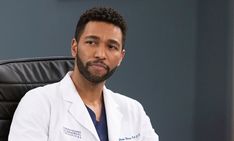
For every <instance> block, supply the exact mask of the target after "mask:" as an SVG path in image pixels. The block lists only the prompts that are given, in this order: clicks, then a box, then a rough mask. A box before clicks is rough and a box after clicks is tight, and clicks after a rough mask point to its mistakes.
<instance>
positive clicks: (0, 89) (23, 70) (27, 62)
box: [0, 57, 74, 141]
mask: <svg viewBox="0 0 234 141" xmlns="http://www.w3.org/2000/svg"><path fill="white" fill-rule="evenodd" d="M73 62H74V59H73V58H71V57H48V58H33V59H32V58H29V59H17V60H5V61H0V141H7V140H8V139H7V138H8V134H9V129H10V125H11V121H12V117H13V114H14V112H15V109H16V107H17V105H18V103H19V101H20V99H21V98H22V97H23V96H24V94H25V93H26V92H27V91H29V90H30V89H32V88H35V87H38V86H42V85H45V84H49V83H54V82H58V81H59V80H61V79H62V78H63V77H64V76H65V74H66V73H67V72H68V71H69V70H72V68H73Z"/></svg>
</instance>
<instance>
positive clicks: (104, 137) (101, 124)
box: [86, 105, 108, 141]
mask: <svg viewBox="0 0 234 141" xmlns="http://www.w3.org/2000/svg"><path fill="white" fill-rule="evenodd" d="M86 107H87V109H88V111H89V115H90V117H91V118H92V121H93V124H94V126H95V128H96V131H97V133H98V136H99V139H100V141H108V130H107V122H106V110H105V106H104V105H103V107H102V112H101V117H100V121H97V120H96V115H95V113H94V112H93V111H92V110H91V109H90V108H89V107H88V106H86Z"/></svg>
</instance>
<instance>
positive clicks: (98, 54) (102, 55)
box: [94, 45, 106, 60]
mask: <svg viewBox="0 0 234 141" xmlns="http://www.w3.org/2000/svg"><path fill="white" fill-rule="evenodd" d="M94 56H95V58H99V59H102V60H103V59H106V52H105V46H104V45H100V46H98V47H97V48H96V50H95V55H94Z"/></svg>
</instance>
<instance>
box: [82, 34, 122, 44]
mask: <svg viewBox="0 0 234 141" xmlns="http://www.w3.org/2000/svg"><path fill="white" fill-rule="evenodd" d="M85 39H94V40H100V38H99V37H97V36H95V35H89V36H87V37H85ZM108 42H109V43H111V44H116V45H118V46H119V47H120V46H121V45H120V43H119V42H118V41H116V40H114V39H109V40H108Z"/></svg>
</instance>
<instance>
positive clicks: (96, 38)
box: [85, 35, 100, 40]
mask: <svg viewBox="0 0 234 141" xmlns="http://www.w3.org/2000/svg"><path fill="white" fill-rule="evenodd" d="M85 39H95V40H100V38H99V37H97V36H94V35H90V36H87V37H85Z"/></svg>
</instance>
